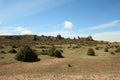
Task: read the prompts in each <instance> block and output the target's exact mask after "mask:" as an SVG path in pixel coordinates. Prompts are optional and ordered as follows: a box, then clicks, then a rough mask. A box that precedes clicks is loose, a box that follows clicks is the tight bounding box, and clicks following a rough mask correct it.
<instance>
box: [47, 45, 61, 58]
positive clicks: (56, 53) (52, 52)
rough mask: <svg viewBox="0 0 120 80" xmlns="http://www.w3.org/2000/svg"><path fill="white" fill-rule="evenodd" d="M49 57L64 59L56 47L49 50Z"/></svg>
mask: <svg viewBox="0 0 120 80" xmlns="http://www.w3.org/2000/svg"><path fill="white" fill-rule="evenodd" d="M48 55H49V56H53V57H58V58H63V56H62V53H61V51H59V50H57V49H56V48H55V47H54V46H52V47H51V48H50V49H49V50H48Z"/></svg>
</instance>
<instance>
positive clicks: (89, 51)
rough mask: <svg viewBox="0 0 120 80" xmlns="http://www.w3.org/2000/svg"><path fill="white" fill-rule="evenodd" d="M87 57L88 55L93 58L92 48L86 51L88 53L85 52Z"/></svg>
mask: <svg viewBox="0 0 120 80" xmlns="http://www.w3.org/2000/svg"><path fill="white" fill-rule="evenodd" d="M87 55H90V56H95V52H94V50H93V49H92V48H89V49H88V52H87Z"/></svg>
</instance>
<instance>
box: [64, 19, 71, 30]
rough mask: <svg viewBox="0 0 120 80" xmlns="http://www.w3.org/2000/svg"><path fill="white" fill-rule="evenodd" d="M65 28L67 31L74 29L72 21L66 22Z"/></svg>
mask: <svg viewBox="0 0 120 80" xmlns="http://www.w3.org/2000/svg"><path fill="white" fill-rule="evenodd" d="M64 28H65V29H72V28H73V23H72V22H71V21H65V22H64Z"/></svg>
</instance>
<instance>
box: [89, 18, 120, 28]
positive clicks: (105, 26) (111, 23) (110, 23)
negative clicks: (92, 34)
mask: <svg viewBox="0 0 120 80" xmlns="http://www.w3.org/2000/svg"><path fill="white" fill-rule="evenodd" d="M118 23H120V20H114V21H112V22H109V23H105V24H101V25H98V26H93V27H90V28H89V29H91V30H94V29H104V28H110V27H114V26H116V25H118Z"/></svg>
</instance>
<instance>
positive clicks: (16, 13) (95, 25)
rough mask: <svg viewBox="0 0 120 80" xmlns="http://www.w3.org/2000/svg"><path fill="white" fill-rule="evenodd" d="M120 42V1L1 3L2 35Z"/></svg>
mask: <svg viewBox="0 0 120 80" xmlns="http://www.w3.org/2000/svg"><path fill="white" fill-rule="evenodd" d="M25 34H36V35H46V36H56V35H58V34H61V36H63V37H66V38H68V37H70V38H73V37H77V36H80V37H86V36H92V37H93V39H95V40H103V41H119V42H120V0H0V35H25Z"/></svg>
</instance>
